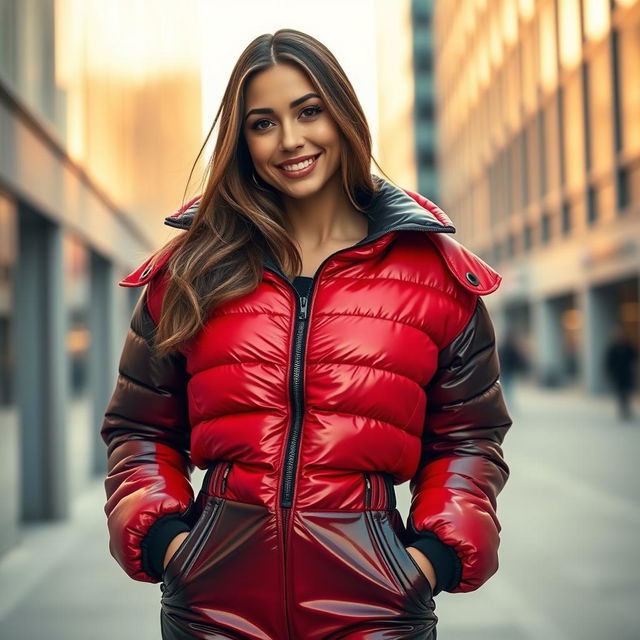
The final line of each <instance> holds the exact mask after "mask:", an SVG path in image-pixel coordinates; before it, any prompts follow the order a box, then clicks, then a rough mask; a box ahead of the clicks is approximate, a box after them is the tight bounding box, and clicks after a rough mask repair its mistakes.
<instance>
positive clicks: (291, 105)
mask: <svg viewBox="0 0 640 640" xmlns="http://www.w3.org/2000/svg"><path fill="white" fill-rule="evenodd" d="M309 98H320V96H319V95H318V94H317V93H306V94H305V95H303V96H302V97H301V98H296V99H295V100H294V101H293V102H290V103H289V108H290V109H293V108H294V107H297V106H298V105H299V104H302V103H303V102H304V101H305V100H308V99H309ZM252 113H273V109H266V108H262V109H251V111H249V113H247V115H246V116H245V117H244V119H245V120H246V119H247V118H248V117H249V116H250V115H251V114H252Z"/></svg>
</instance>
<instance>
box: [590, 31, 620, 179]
mask: <svg viewBox="0 0 640 640" xmlns="http://www.w3.org/2000/svg"><path fill="white" fill-rule="evenodd" d="M611 68H612V64H611V57H610V55H609V48H608V46H607V43H603V44H602V45H601V46H599V48H598V50H597V51H596V52H595V54H594V55H593V57H592V59H591V60H590V62H589V63H588V66H586V67H585V80H586V87H585V88H586V93H587V95H586V98H587V99H586V102H585V104H586V107H587V110H588V127H587V136H588V145H587V149H588V154H587V155H588V158H589V167H590V168H591V169H593V170H594V171H596V172H601V171H606V170H608V169H610V168H611V166H612V165H613V148H614V140H613V136H614V124H613V97H612V91H611V86H612V84H613V82H612V77H611Z"/></svg>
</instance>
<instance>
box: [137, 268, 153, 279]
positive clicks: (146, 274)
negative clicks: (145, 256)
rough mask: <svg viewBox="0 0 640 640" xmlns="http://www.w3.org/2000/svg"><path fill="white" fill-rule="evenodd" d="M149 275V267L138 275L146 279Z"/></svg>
mask: <svg viewBox="0 0 640 640" xmlns="http://www.w3.org/2000/svg"><path fill="white" fill-rule="evenodd" d="M150 273H151V267H150V266H149V267H147V268H146V269H145V270H144V271H143V272H142V273H141V274H140V277H141V278H146V277H147V276H148V275H149V274H150Z"/></svg>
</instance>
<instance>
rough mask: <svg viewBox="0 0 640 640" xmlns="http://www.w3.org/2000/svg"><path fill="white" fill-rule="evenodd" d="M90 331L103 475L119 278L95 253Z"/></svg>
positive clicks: (96, 455) (98, 463) (96, 442)
mask: <svg viewBox="0 0 640 640" xmlns="http://www.w3.org/2000/svg"><path fill="white" fill-rule="evenodd" d="M90 279H91V281H90V282H91V283H90V291H91V295H90V299H91V304H90V305H89V330H90V331H91V347H90V349H89V390H90V391H89V393H90V396H91V400H92V407H91V423H90V424H89V425H88V427H89V428H90V429H91V442H92V457H93V463H92V465H91V466H92V469H91V471H92V473H95V474H98V475H103V474H104V473H105V472H106V470H107V459H106V452H105V445H104V442H103V440H102V438H101V437H100V427H101V426H102V421H103V417H104V412H105V409H106V407H107V403H108V402H109V399H110V397H111V393H112V391H113V386H114V384H115V376H116V372H117V366H114V358H113V351H114V333H113V325H114V323H115V313H114V312H115V311H116V308H115V307H116V305H115V295H114V294H115V291H114V286H113V280H114V279H115V275H114V268H113V264H112V263H111V262H109V261H108V260H106V259H105V258H103V257H102V256H100V255H99V254H97V253H95V252H91V259H90Z"/></svg>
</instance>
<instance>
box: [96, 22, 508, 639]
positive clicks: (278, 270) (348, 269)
mask: <svg viewBox="0 0 640 640" xmlns="http://www.w3.org/2000/svg"><path fill="white" fill-rule="evenodd" d="M218 121H219V123H220V129H219V133H218V137H217V140H216V146H215V150H214V152H213V157H212V159H211V162H210V165H209V174H208V178H207V181H206V186H205V188H204V193H203V194H202V195H201V196H199V197H197V198H194V199H193V200H192V201H190V202H189V203H187V205H185V206H184V207H182V208H181V209H180V210H178V211H177V212H176V213H175V214H173V215H171V216H169V217H167V218H166V222H167V223H168V224H169V225H171V226H174V227H178V228H181V229H184V230H185V231H184V232H183V233H181V234H179V235H177V236H176V237H174V238H173V239H172V240H171V241H170V242H169V243H167V245H165V246H164V247H162V248H161V249H160V250H159V251H158V252H156V253H155V254H154V255H153V256H151V257H150V258H149V259H148V260H146V261H145V262H144V263H143V264H142V265H141V266H140V267H139V268H138V269H136V271H134V272H133V273H131V274H130V275H129V276H127V277H126V278H125V279H124V280H122V281H121V283H120V284H121V285H123V286H128V287H139V286H143V285H146V286H145V288H144V290H143V293H142V295H141V297H140V299H139V302H138V304H137V306H136V308H135V311H134V313H133V318H132V321H131V328H130V331H129V333H128V335H127V338H126V342H125V345H124V350H123V353H122V357H121V362H120V373H119V376H118V379H117V384H116V389H115V391H114V394H113V397H112V399H111V402H110V404H109V406H108V407H107V410H106V413H105V419H104V424H103V426H102V429H101V434H102V437H103V439H104V441H105V443H106V444H107V445H108V462H109V469H108V475H107V477H106V480H105V489H106V494H107V502H106V505H105V512H106V514H107V518H108V528H109V533H110V550H111V553H112V555H113V556H114V557H115V559H116V560H117V561H118V563H119V564H120V565H121V566H122V567H123V569H124V570H125V571H126V572H127V574H128V575H129V576H130V577H131V578H133V579H134V580H140V581H147V582H160V581H161V582H162V584H161V590H162V607H161V628H162V636H163V638H165V639H171V640H178V639H180V640H186V639H187V638H190V639H191V638H203V639H204V638H207V639H208V640H211V639H214V638H251V639H254V640H258V639H260V640H285V639H287V640H303V639H304V640H328V639H333V640H338V639H341V640H346V639H350V640H356V639H358V640H364V639H373V638H376V639H382V638H386V639H396V638H397V639H400V638H405V639H406V638H415V639H417V638H420V639H425V640H429V639H435V638H436V623H437V616H436V614H435V602H434V599H433V597H434V596H435V595H436V594H438V593H439V592H440V591H449V592H451V593H456V592H468V591H473V590H475V589H477V588H478V587H480V586H481V585H482V584H483V583H484V582H485V581H486V580H488V579H489V577H490V576H492V575H493V574H494V573H495V572H496V570H497V568H498V545H499V531H500V525H499V522H498V520H497V517H496V496H497V495H498V493H499V492H500V490H501V489H502V487H503V486H504V484H505V482H506V480H507V477H508V475H509V469H508V466H507V464H506V463H505V461H504V458H503V455H502V449H501V443H502V441H503V438H504V436H505V433H506V431H507V430H508V428H509V426H510V425H511V419H510V416H509V414H508V412H507V409H506V407H505V403H504V400H503V397H502V392H501V387H500V382H499V365H498V358H497V351H496V347H495V337H494V331H493V326H492V322H491V320H490V317H489V315H488V313H487V309H486V307H485V305H484V302H483V300H482V296H483V295H486V294H489V293H491V292H493V291H495V290H496V289H497V287H498V286H499V283H500V280H501V277H500V275H498V274H497V273H496V272H495V271H494V270H493V269H491V267H489V266H488V265H487V264H485V263H484V262H483V261H482V260H480V259H479V258H478V257H477V256H475V255H474V254H473V253H471V252H470V251H468V250H467V249H465V248H464V247H463V246H462V245H460V244H459V243H458V242H456V241H455V240H454V239H453V238H451V235H450V234H452V233H454V232H455V229H454V227H453V225H452V223H451V220H450V219H449V218H448V217H447V215H446V214H445V213H444V212H443V211H442V210H440V209H439V208H438V207H437V206H436V205H435V204H434V203H433V202H431V201H430V200H428V199H427V198H425V197H423V196H421V195H419V194H417V193H413V192H411V191H407V190H404V189H402V188H399V187H397V186H395V185H393V184H392V183H391V182H390V181H388V180H385V179H382V178H380V177H379V176H376V175H374V174H372V173H371V171H370V165H371V160H372V156H371V139H370V134H369V130H368V127H367V123H366V120H365V116H364V113H363V111H362V108H361V106H360V104H359V102H358V99H357V97H356V95H355V93H354V91H353V88H352V86H351V84H350V82H349V80H348V79H347V77H346V76H345V74H344V71H343V70H342V68H341V67H340V65H339V64H338V62H337V61H336V59H335V58H334V56H333V55H332V54H331V53H330V51H328V50H327V48H326V47H325V46H323V45H322V44H321V43H320V42H318V41H317V40H315V39H314V38H312V37H311V36H309V35H306V34H304V33H301V32H299V31H295V30H292V29H281V30H279V31H277V32H276V33H275V34H273V35H271V34H266V35H262V36H260V37H258V38H256V39H255V40H254V41H253V42H251V43H250V44H249V46H248V47H247V48H246V49H245V51H244V52H243V53H242V55H241V56H240V58H239V60H238V62H237V63H236V65H235V68H234V69H233V72H232V74H231V77H230V80H229V83H228V86H227V89H226V91H225V94H224V98H223V100H222V104H221V106H220V109H219V110H218V113H217V114H216V118H215V120H214V123H213V126H215V124H216V122H218ZM212 130H213V127H212ZM209 135H211V132H210V133H209ZM207 138H208V136H207ZM205 144H206V141H205ZM201 152H202V150H201ZM196 466H197V467H198V468H200V469H202V470H205V469H206V473H205V476H204V480H203V483H202V486H201V488H200V491H199V492H198V494H197V495H194V490H193V489H192V486H191V484H190V477H191V473H192V472H193V470H194V469H195V467H196ZM406 481H410V485H409V486H410V489H411V493H412V502H411V508H410V514H409V518H408V521H407V523H406V526H405V524H404V523H403V522H402V517H401V516H400V514H399V512H398V510H397V508H396V501H395V490H394V486H395V485H398V484H401V483H403V482H406Z"/></svg>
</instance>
